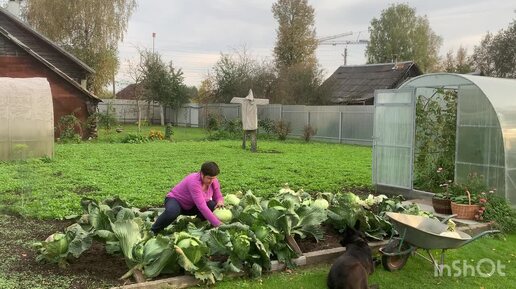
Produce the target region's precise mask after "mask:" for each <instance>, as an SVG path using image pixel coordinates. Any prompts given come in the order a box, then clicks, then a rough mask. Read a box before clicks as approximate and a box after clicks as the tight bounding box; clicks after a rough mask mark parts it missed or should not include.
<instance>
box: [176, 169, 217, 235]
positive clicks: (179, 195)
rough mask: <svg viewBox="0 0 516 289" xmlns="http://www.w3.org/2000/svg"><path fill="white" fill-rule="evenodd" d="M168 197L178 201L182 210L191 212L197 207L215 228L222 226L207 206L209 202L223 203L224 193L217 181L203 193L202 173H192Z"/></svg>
mask: <svg viewBox="0 0 516 289" xmlns="http://www.w3.org/2000/svg"><path fill="white" fill-rule="evenodd" d="M167 197H169V198H174V199H176V200H177V201H178V202H179V204H180V205H181V208H183V209H185V210H189V209H191V208H193V206H197V209H199V212H201V214H202V215H203V216H204V218H206V220H208V222H210V223H211V224H212V225H213V226H215V227H217V226H219V225H220V224H221V222H220V220H219V219H218V218H217V217H216V216H215V215H214V214H213V213H212V211H211V210H210V208H208V205H207V204H206V203H207V202H208V201H209V200H212V199H213V201H214V202H215V203H218V202H219V201H223V200H224V197H222V193H221V192H220V184H219V181H218V180H217V179H215V180H213V182H212V184H211V186H210V187H209V188H208V190H207V191H206V192H203V191H202V178H201V173H200V172H197V173H191V174H189V175H188V176H186V177H185V178H184V179H183V180H182V181H181V182H180V183H179V184H177V185H176V186H175V187H174V188H172V190H170V192H169V193H168V194H167Z"/></svg>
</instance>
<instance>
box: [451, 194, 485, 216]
mask: <svg viewBox="0 0 516 289" xmlns="http://www.w3.org/2000/svg"><path fill="white" fill-rule="evenodd" d="M466 193H467V194H468V203H469V204H468V205H463V204H457V203H454V202H451V210H452V214H456V215H457V218H459V219H466V220H475V215H476V214H478V210H479V209H480V205H472V204H471V195H470V193H469V192H468V191H466Z"/></svg>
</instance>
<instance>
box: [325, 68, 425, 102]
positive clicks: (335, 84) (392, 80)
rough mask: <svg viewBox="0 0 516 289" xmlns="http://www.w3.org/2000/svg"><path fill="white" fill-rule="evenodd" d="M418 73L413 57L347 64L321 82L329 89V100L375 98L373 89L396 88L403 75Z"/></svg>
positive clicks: (405, 77)
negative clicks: (393, 60) (373, 62)
mask: <svg viewBox="0 0 516 289" xmlns="http://www.w3.org/2000/svg"><path fill="white" fill-rule="evenodd" d="M421 74H422V72H421V70H420V69H419V68H418V67H417V65H416V64H415V63H414V62H412V61H405V62H397V63H380V64H366V65H349V66H341V67H339V68H338V69H337V70H336V71H335V72H334V73H333V74H332V75H331V76H330V77H329V78H328V79H327V80H326V81H325V82H324V83H323V84H322V86H323V87H325V88H326V89H328V90H329V98H328V101H329V102H330V103H335V104H337V103H339V104H353V103H364V102H366V101H367V100H370V99H373V98H374V91H375V89H392V88H396V87H398V86H399V85H400V84H401V83H403V81H404V80H405V79H407V78H409V77H413V76H418V75H421Z"/></svg>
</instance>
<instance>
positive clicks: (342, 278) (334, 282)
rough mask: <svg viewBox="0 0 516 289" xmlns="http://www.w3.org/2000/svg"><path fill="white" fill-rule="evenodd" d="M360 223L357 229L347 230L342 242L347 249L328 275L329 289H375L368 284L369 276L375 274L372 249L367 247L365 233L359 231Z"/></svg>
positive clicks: (356, 225) (356, 226)
mask: <svg viewBox="0 0 516 289" xmlns="http://www.w3.org/2000/svg"><path fill="white" fill-rule="evenodd" d="M359 228H360V222H359V221H357V222H356V224H355V228H349V227H348V228H346V231H345V233H344V238H343V239H342V241H340V244H341V245H342V246H345V247H346V252H345V253H344V254H342V255H341V256H340V257H339V258H337V260H335V263H333V265H332V266H331V269H330V273H329V274H328V280H327V284H328V288H329V289H373V288H378V286H376V285H372V286H371V287H369V286H368V284H367V276H368V275H369V274H372V273H373V272H374V262H373V256H372V251H371V248H369V245H367V240H366V238H365V235H364V233H362V232H360V231H359Z"/></svg>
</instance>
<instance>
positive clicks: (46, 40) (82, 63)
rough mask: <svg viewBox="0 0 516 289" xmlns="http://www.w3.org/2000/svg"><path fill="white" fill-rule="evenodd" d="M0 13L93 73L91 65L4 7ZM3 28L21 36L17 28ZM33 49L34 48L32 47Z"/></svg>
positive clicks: (15, 35) (16, 35)
mask: <svg viewBox="0 0 516 289" xmlns="http://www.w3.org/2000/svg"><path fill="white" fill-rule="evenodd" d="M0 14H1V15H4V16H5V17H7V18H9V20H11V21H12V22H14V23H16V25H17V26H18V27H21V28H22V29H23V30H24V31H26V32H28V33H30V34H32V35H33V36H35V37H37V38H38V39H40V40H42V41H43V42H45V43H46V44H48V45H50V46H51V47H52V48H53V49H54V50H55V51H56V52H57V53H59V54H61V55H62V56H64V57H66V58H68V59H70V60H71V61H73V62H74V63H76V64H77V65H78V66H80V67H81V68H83V69H84V70H86V71H87V72H89V73H95V70H94V69H93V68H91V67H89V66H88V65H86V64H85V63H84V62H82V61H81V60H79V59H78V58H77V57H75V56H74V55H73V54H71V53H69V52H67V51H66V50H64V49H63V48H61V47H59V46H58V45H56V44H55V43H54V42H53V41H52V40H50V39H48V38H47V37H45V36H44V35H42V34H41V33H39V32H37V31H36V30H34V29H33V28H32V27H30V26H29V25H27V24H26V23H25V22H23V21H21V20H20V19H19V18H18V17H16V16H14V15H13V14H11V13H10V12H9V11H7V10H6V9H3V8H0ZM0 28H2V29H4V30H6V31H7V32H8V33H9V34H12V35H13V36H14V37H17V38H19V39H21V38H22V35H20V31H19V30H18V29H10V27H0ZM33 50H34V49H33ZM35 52H36V53H39V52H40V51H35Z"/></svg>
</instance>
